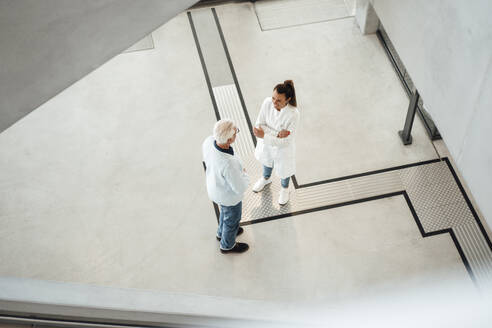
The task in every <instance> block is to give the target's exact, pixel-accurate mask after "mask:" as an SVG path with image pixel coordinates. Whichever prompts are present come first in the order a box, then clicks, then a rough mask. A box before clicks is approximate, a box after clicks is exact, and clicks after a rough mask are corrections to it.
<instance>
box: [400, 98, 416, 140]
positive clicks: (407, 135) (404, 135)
mask: <svg viewBox="0 0 492 328" xmlns="http://www.w3.org/2000/svg"><path fill="white" fill-rule="evenodd" d="M419 98H420V95H419V92H418V91H417V90H415V92H414V93H413V94H412V98H410V105H409V106H408V111H407V118H406V120H405V126H404V127H403V130H401V131H398V134H399V135H400V138H401V141H402V142H403V144H404V145H410V144H411V143H412V135H411V133H412V126H413V120H414V118H415V112H416V111H417V106H418V104H419Z"/></svg>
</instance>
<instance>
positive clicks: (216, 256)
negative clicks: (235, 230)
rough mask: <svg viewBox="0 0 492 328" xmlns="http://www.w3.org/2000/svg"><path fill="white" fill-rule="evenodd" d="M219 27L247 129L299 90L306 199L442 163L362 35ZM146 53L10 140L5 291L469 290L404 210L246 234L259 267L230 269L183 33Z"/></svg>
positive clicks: (250, 294)
mask: <svg viewBox="0 0 492 328" xmlns="http://www.w3.org/2000/svg"><path fill="white" fill-rule="evenodd" d="M200 10H203V9H200ZM216 10H217V15H218V18H219V20H220V23H221V25H222V29H223V32H224V36H225V41H226V43H227V46H228V48H229V51H230V54H231V60H232V62H233V65H234V68H235V70H236V74H237V77H238V82H239V83H238V85H239V87H240V88H241V90H242V93H243V96H244V100H245V103H246V108H247V110H248V113H249V115H250V116H251V117H252V118H254V119H255V118H256V114H257V112H258V109H259V104H260V103H261V101H262V100H263V99H264V98H265V97H266V96H269V95H270V92H271V89H272V87H273V86H274V85H275V83H277V82H279V81H282V80H283V79H287V78H292V79H293V80H294V81H295V83H296V86H297V92H298V99H299V107H300V109H301V128H300V129H299V134H298V139H297V140H298V147H297V149H298V152H297V156H298V158H297V159H298V173H297V174H296V175H297V177H298V179H299V182H300V183H308V182H314V181H319V180H324V179H330V178H336V177H340V176H345V175H350V174H354V173H363V172H367V171H370V170H375V169H384V168H388V167H391V166H396V165H404V164H409V163H413V162H417V161H422V160H428V159H435V158H438V155H437V153H436V151H435V149H434V146H433V144H432V143H431V142H430V141H429V139H428V138H427V136H426V134H425V131H424V129H423V127H422V125H421V123H420V122H419V120H418V119H416V121H415V127H414V132H413V137H414V144H413V145H412V146H410V147H404V146H402V145H401V141H400V139H399V138H398V136H397V133H396V132H397V130H398V129H399V128H401V126H402V125H403V120H404V117H405V113H406V107H407V105H408V99H407V98H406V96H405V94H404V92H403V90H402V88H401V86H400V85H399V81H398V79H397V77H396V75H395V73H394V72H393V69H392V67H391V65H390V63H389V61H388V59H387V58H386V57H385V54H384V52H383V49H382V48H381V47H380V45H379V44H378V41H377V39H376V37H375V36H374V35H369V36H362V35H360V32H359V30H358V28H357V26H356V25H355V23H354V20H353V18H349V19H345V20H337V21H331V22H325V23H318V24H310V25H302V26H298V27H290V28H288V29H277V30H272V31H267V32H261V30H260V29H259V26H258V21H257V19H256V17H255V14H254V8H253V6H252V5H251V4H235V5H225V6H219V7H217V8H216ZM192 14H193V15H195V11H193V12H192ZM198 15H200V14H198ZM203 19H204V20H205V21H206V19H208V18H207V17H203ZM199 26H200V25H199V24H198V25H197V28H199ZM203 32H204V31H202V32H200V33H203ZM205 32H206V31H205ZM205 34H206V33H205ZM152 37H153V39H154V46H155V47H154V49H151V50H145V51H136V52H131V53H125V54H121V55H119V56H117V57H115V58H113V59H112V60H110V61H109V62H108V63H106V64H105V65H103V66H101V67H100V68H98V69H97V70H95V71H94V72H92V73H91V74H89V75H88V76H86V77H85V78H83V79H82V80H80V81H79V82H77V83H76V84H74V85H73V86H71V87H70V88H68V89H66V90H65V91H64V92H62V93H61V94H60V95H58V96H56V97H55V98H53V99H51V100H50V101H49V102H47V103H46V104H44V105H43V106H41V107H40V108H38V109H37V110H36V111H34V112H33V113H32V114H30V115H29V116H27V117H26V118H24V119H23V120H21V121H19V122H18V123H16V124H15V125H14V126H12V127H11V128H9V129H8V130H6V131H5V132H3V133H2V134H0V196H1V197H0V220H1V226H2V228H1V229H0V262H1V263H2V264H1V266H0V276H3V277H19V278H33V279H41V280H52V281H60V282H75V283H83V284H91V285H97V286H110V287H125V288H136V289H146V290H155V291H169V292H185V293H194V294H202V295H212V296H222V297H236V298H244V299H259V300H269V301H292V302H313V301H327V302H336V301H340V300H344V299H349V298H352V297H357V296H360V295H364V294H366V293H373V292H376V291H380V290H393V289H395V288H401V287H403V286H405V287H408V286H413V285H419V284H434V283H438V282H439V281H442V280H447V279H452V280H457V281H459V282H461V283H462V284H463V285H464V286H466V288H468V287H469V288H470V289H474V288H475V286H474V284H473V282H472V279H471V278H470V275H469V274H468V272H467V270H466V267H465V266H464V264H463V261H462V258H461V257H460V254H459V252H458V250H457V248H456V245H455V244H454V243H453V240H452V239H451V237H450V236H449V235H448V234H441V235H436V236H430V237H426V238H423V237H422V235H421V233H420V232H419V230H418V227H417V225H416V222H415V220H414V217H413V216H412V212H411V210H410V209H409V207H408V204H407V203H406V202H405V199H404V198H403V197H402V196H394V197H387V198H384V199H378V200H372V201H367V202H363V203H358V204H351V205H347V206H343V207H338V208H331V209H327V210H323V211H317V212H312V213H305V214H302V215H297V216H293V217H285V218H282V219H279V220H276V221H271V222H263V223H258V224H253V225H250V226H245V233H244V235H243V236H241V237H240V238H239V239H240V240H241V241H246V242H248V243H250V245H251V250H250V251H248V252H247V253H245V254H242V255H239V256H236V255H232V256H224V255H222V254H221V253H220V252H219V251H218V243H217V241H216V240H215V229H216V215H215V212H214V208H213V206H212V204H211V202H210V201H209V200H208V198H207V194H206V189H205V177H204V173H203V167H202V163H201V149H200V146H201V143H202V141H203V139H204V138H205V137H206V136H208V135H210V134H211V132H212V127H213V124H214V122H215V121H216V119H215V114H214V108H213V106H212V101H211V95H210V93H209V91H208V89H207V84H206V81H205V77H204V73H203V69H202V66H201V63H200V59H199V56H198V53H197V48H196V45H195V41H194V38H193V35H192V32H191V27H190V24H189V20H188V16H187V15H186V13H183V14H181V15H179V16H177V17H176V18H175V19H173V20H172V21H170V22H169V23H167V24H165V25H164V26H163V27H161V28H159V29H158V30H156V31H154V32H153V33H152ZM205 37H207V36H205ZM286 40H288V41H286ZM216 41H217V40H216ZM222 62H223V61H222ZM220 63H221V61H217V64H216V65H217V66H220ZM218 69H220V70H222V69H223V68H222V67H219V68H218ZM223 72H225V71H223ZM224 77H227V74H226V73H224V74H222V75H220V74H219V75H217V78H216V79H214V80H213V81H215V82H214V83H217V84H220V83H221V81H223V78H224ZM226 83H230V80H226ZM244 132H246V131H244ZM443 147H444V146H443ZM251 174H252V175H253V173H251Z"/></svg>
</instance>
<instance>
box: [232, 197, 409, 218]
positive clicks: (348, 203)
mask: <svg viewBox="0 0 492 328" xmlns="http://www.w3.org/2000/svg"><path fill="white" fill-rule="evenodd" d="M403 192H404V191H397V192H392V193H389V194H383V195H378V196H371V197H367V198H361V199H356V200H351V201H348V202H343V203H337V204H331V205H324V206H320V207H314V208H310V209H307V210H301V211H296V212H291V213H285V214H279V215H274V216H270V217H267V218H261V219H255V220H251V221H245V222H242V223H241V224H240V225H241V226H247V225H252V224H257V223H263V222H268V221H274V220H278V219H282V218H286V217H291V216H296V215H301V214H307V213H313V212H318V211H323V210H328V209H331V208H336V207H342V206H347V205H353V204H358V203H364V202H369V201H371V200H376V199H381V198H386V197H392V196H398V195H401V194H402V193H403Z"/></svg>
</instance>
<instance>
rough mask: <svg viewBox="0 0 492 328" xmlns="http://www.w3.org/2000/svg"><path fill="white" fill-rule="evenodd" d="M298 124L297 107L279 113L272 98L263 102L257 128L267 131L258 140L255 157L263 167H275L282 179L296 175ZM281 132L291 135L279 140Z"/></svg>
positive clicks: (283, 109)
mask: <svg viewBox="0 0 492 328" xmlns="http://www.w3.org/2000/svg"><path fill="white" fill-rule="evenodd" d="M298 122H299V111H298V110H297V108H296V107H294V106H291V105H287V106H285V107H284V108H282V109H281V110H280V111H277V110H276V109H275V107H274V106H273V102H272V98H270V97H268V98H266V99H265V100H264V101H263V104H262V105H261V109H260V114H259V115H258V119H257V120H256V126H257V127H261V128H262V129H263V130H264V131H265V136H264V137H263V138H257V141H258V142H257V144H256V149H255V157H256V159H257V160H258V161H259V162H260V163H261V164H262V165H265V166H268V167H272V166H273V167H274V171H275V173H276V175H277V176H278V177H279V178H281V179H284V178H288V177H290V176H292V175H293V174H295V173H296V158H295V152H296V145H295V136H296V127H297V124H298ZM281 130H288V131H290V135H289V136H288V137H286V138H277V134H278V133H279V132H280V131H281Z"/></svg>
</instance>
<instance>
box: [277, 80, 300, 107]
mask: <svg viewBox="0 0 492 328" xmlns="http://www.w3.org/2000/svg"><path fill="white" fill-rule="evenodd" d="M273 90H275V91H277V93H281V94H283V95H285V98H286V99H289V98H290V100H289V104H291V105H292V106H294V107H296V106H297V101H296V89H295V88H294V82H292V80H285V81H284V83H279V84H277V85H276V86H275V88H273Z"/></svg>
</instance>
